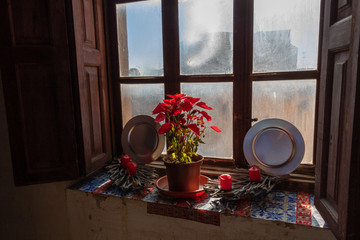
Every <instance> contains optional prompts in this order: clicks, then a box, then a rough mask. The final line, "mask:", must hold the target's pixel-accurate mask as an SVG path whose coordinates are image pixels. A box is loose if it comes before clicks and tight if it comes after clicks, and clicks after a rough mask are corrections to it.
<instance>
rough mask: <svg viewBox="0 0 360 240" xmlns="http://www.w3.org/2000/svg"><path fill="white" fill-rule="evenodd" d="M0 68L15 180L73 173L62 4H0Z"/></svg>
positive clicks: (12, 0) (57, 0) (31, 0)
mask: <svg viewBox="0 0 360 240" xmlns="http://www.w3.org/2000/svg"><path fill="white" fill-rule="evenodd" d="M0 9H1V10H0V11H1V14H0V30H1V32H2V34H1V35H0V42H1V45H0V52H1V54H0V66H1V74H2V81H3V86H4V96H5V104H6V111H7V119H8V129H9V138H10V146H11V154H12V160H13V169H14V177H15V183H16V184H18V185H22V184H31V183H40V182H47V181H54V180H65V179H73V178H75V177H77V176H78V175H79V169H78V152H77V139H76V122H75V117H74V116H75V110H74V100H73V82H72V81H73V79H72V77H71V65H70V62H71V60H70V55H69V48H70V46H69V39H68V30H67V18H68V16H67V13H66V5H65V2H64V1H61V0H51V1H50V0H48V1H44V0H43V1H40V0H26V1H25V0H8V1H1V2H0Z"/></svg>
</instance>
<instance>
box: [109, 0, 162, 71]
mask: <svg viewBox="0 0 360 240" xmlns="http://www.w3.org/2000/svg"><path fill="white" fill-rule="evenodd" d="M116 21H117V33H118V48H119V69H120V76H121V77H136V76H163V75H164V66H163V49H162V25H161V1H160V0H151V1H142V2H135V3H126V4H116Z"/></svg>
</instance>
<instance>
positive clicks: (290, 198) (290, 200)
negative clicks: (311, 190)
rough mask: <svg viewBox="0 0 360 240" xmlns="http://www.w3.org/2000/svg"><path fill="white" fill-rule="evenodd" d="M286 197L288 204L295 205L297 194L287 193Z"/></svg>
mask: <svg viewBox="0 0 360 240" xmlns="http://www.w3.org/2000/svg"><path fill="white" fill-rule="evenodd" d="M287 197H288V203H293V204H296V200H297V193H295V192H288V193H287Z"/></svg>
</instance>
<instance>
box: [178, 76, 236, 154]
mask: <svg viewBox="0 0 360 240" xmlns="http://www.w3.org/2000/svg"><path fill="white" fill-rule="evenodd" d="M181 92H182V93H185V94H186V95H188V96H192V97H197V98H201V101H203V102H205V103H206V104H207V105H209V106H210V107H212V108H213V110H206V111H208V113H209V115H210V116H211V117H212V119H213V120H212V121H211V122H208V123H207V126H208V127H210V126H213V125H215V126H218V127H219V128H220V130H221V133H217V132H215V131H213V130H212V129H207V130H206V131H207V134H206V137H205V139H204V142H205V144H200V146H199V151H198V153H199V154H201V155H203V156H206V157H218V158H232V156H233V84H232V83H182V84H181Z"/></svg>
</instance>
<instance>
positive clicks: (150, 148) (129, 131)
mask: <svg viewBox="0 0 360 240" xmlns="http://www.w3.org/2000/svg"><path fill="white" fill-rule="evenodd" d="M159 128H160V124H159V123H157V122H155V121H154V118H152V117H150V116H146V115H139V116H136V117H133V118H132V119H130V120H129V121H128V122H127V123H126V125H125V127H124V129H123V132H122V134H121V145H122V147H123V151H124V153H126V154H128V155H129V156H130V157H131V160H132V161H133V162H136V163H150V162H152V161H154V160H156V159H157V158H159V157H160V155H161V153H162V150H163V149H164V145H165V137H164V135H163V134H158V133H157V131H158V130H159Z"/></svg>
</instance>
